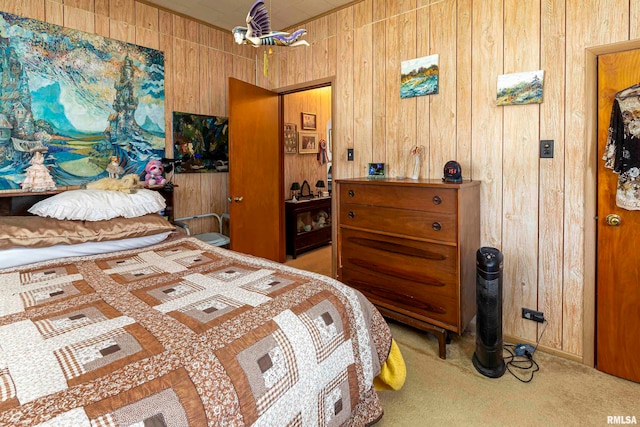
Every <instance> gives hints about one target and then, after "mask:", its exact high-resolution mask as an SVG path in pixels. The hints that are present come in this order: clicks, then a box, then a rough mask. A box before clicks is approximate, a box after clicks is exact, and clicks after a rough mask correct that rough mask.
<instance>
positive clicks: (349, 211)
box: [340, 203, 456, 243]
mask: <svg viewBox="0 0 640 427" xmlns="http://www.w3.org/2000/svg"><path fill="white" fill-rule="evenodd" d="M340 225H342V226H351V227H360V228H368V229H371V230H376V231H384V232H388V233H394V234H403V235H406V236H411V237H418V238H425V239H434V240H440V241H443V242H451V243H455V242H456V216H455V215H453V214H443V213H435V212H420V211H414V210H407V209H395V208H383V207H377V206H368V205H356V204H352V203H344V204H342V205H341V206H340Z"/></svg>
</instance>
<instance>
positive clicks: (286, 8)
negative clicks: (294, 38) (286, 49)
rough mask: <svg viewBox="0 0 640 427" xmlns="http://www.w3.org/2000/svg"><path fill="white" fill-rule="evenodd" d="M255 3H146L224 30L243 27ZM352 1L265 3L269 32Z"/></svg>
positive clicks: (161, 0) (274, 0)
mask: <svg viewBox="0 0 640 427" xmlns="http://www.w3.org/2000/svg"><path fill="white" fill-rule="evenodd" d="M254 2H255V0H177V1H176V0H147V1H145V3H149V4H154V5H156V6H160V7H162V8H164V9H168V10H172V11H174V12H178V13H180V14H182V15H186V16H190V17H193V18H196V19H198V20H200V21H203V22H207V23H209V24H212V25H215V26H216V27H219V28H221V29H224V30H229V31H231V29H233V27H235V26H237V25H242V26H246V23H245V20H246V18H247V13H248V12H249V9H251V6H252V5H253V3H254ZM349 3H353V0H265V1H264V4H265V6H266V7H267V10H268V11H269V16H270V17H271V29H272V30H273V31H278V30H282V29H285V28H287V27H291V26H293V25H295V24H298V23H301V22H304V21H308V20H310V19H311V18H314V17H316V16H318V15H322V14H324V13H325V12H328V11H330V10H333V9H337V8H339V7H341V6H344V5H346V4H349Z"/></svg>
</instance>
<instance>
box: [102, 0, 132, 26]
mask: <svg viewBox="0 0 640 427" xmlns="http://www.w3.org/2000/svg"><path fill="white" fill-rule="evenodd" d="M95 1H96V4H97V1H98V0H95ZM109 16H110V17H111V19H113V20H116V21H122V22H126V23H127V24H129V25H135V23H136V2H135V0H109Z"/></svg>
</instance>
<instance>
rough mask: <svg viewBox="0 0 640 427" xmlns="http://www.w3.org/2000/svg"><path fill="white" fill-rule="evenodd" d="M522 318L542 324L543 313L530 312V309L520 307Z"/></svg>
mask: <svg viewBox="0 0 640 427" xmlns="http://www.w3.org/2000/svg"><path fill="white" fill-rule="evenodd" d="M522 318H523V319H527V320H533V321H534V322H538V323H543V322H544V313H543V312H541V311H535V310H531V309H530V308H524V307H522Z"/></svg>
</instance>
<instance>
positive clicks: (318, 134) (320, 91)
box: [282, 82, 334, 270]
mask: <svg viewBox="0 0 640 427" xmlns="http://www.w3.org/2000/svg"><path fill="white" fill-rule="evenodd" d="M282 105H283V120H284V125H283V131H284V138H283V139H284V182H283V189H282V191H283V193H284V195H285V199H287V200H286V201H285V206H286V207H287V209H286V210H287V211H288V212H289V211H292V206H291V203H293V202H292V200H291V199H292V197H294V196H295V197H296V200H298V201H299V202H300V203H306V202H309V201H310V200H309V198H310V197H311V198H314V199H322V203H321V204H322V206H324V207H322V208H318V210H314V212H313V214H311V215H307V216H308V218H306V217H305V218H303V219H302V221H297V223H296V224H293V223H292V222H296V220H295V219H291V218H290V217H289V215H287V218H286V220H285V221H286V222H287V224H286V225H285V228H286V234H287V236H286V239H285V240H286V242H287V243H286V245H287V248H286V252H287V260H291V259H292V257H296V256H297V254H298V253H300V252H299V247H297V245H298V242H301V243H302V244H303V245H304V249H302V250H303V251H305V250H310V251H313V250H316V248H317V247H321V246H323V245H329V244H330V242H331V236H332V235H333V233H332V227H333V222H334V221H332V219H331V208H330V206H331V197H330V190H331V187H330V185H331V181H330V179H331V173H330V171H331V168H332V163H331V160H332V152H331V148H332V141H331V138H332V122H333V121H332V86H331V83H330V82H328V83H325V84H324V85H319V86H314V87H308V88H304V87H303V88H300V89H296V90H292V91H288V92H286V93H284V94H282ZM310 141H311V143H312V145H311V146H309V145H308V143H309V142H310ZM301 196H302V198H301ZM313 202H314V204H318V203H317V202H319V200H315V201H313ZM300 209H301V207H300V205H299V204H298V205H297V210H300ZM318 214H320V216H318ZM314 215H315V217H314ZM296 216H300V215H298V214H296ZM327 223H328V224H327ZM320 227H322V228H323V229H322V230H320ZM305 229H308V230H307V231H305ZM302 234H305V236H304V237H303V236H302ZM314 235H315V236H316V237H317V238H318V240H317V241H314ZM294 236H296V237H294ZM297 236H299V237H297ZM318 260H319V261H320V260H323V261H322V262H327V259H326V257H320V258H318ZM328 262H329V265H328V266H327V268H328V269H329V270H330V269H331V265H330V263H331V259H330V258H329V259H328Z"/></svg>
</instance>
